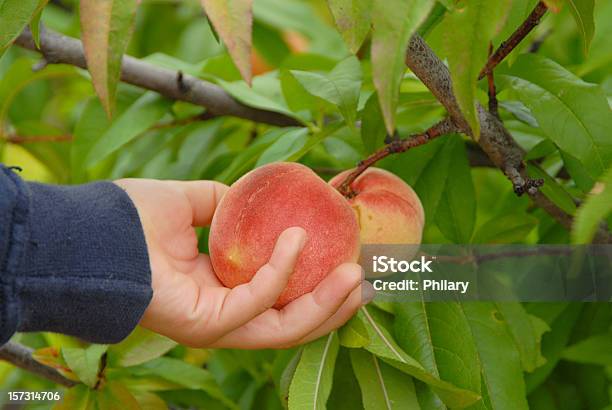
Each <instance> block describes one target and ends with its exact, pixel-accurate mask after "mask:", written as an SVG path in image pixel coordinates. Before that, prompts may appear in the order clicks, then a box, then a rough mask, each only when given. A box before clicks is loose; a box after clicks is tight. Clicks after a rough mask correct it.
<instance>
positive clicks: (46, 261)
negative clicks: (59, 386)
mask: <svg viewBox="0 0 612 410" xmlns="http://www.w3.org/2000/svg"><path fill="white" fill-rule="evenodd" d="M2 171H3V172H2V176H1V177H2V178H4V180H3V181H2V185H3V187H4V189H5V190H6V191H7V192H11V193H12V195H9V196H12V198H13V199H12V200H11V201H5V202H6V203H5V204H3V208H2V209H1V211H2V213H3V214H4V215H5V216H4V217H3V218H5V217H6V214H7V212H8V213H10V215H12V217H10V220H9V219H8V218H7V221H6V225H7V226H8V230H7V228H6V227H3V228H2V234H4V235H5V236H4V237H3V238H2V239H1V240H0V251H2V250H3V246H2V244H3V243H4V244H5V245H4V248H6V249H5V251H4V253H3V254H0V255H2V256H0V260H2V262H3V263H2V265H0V266H2V291H3V292H2V295H3V296H2V316H3V317H2V326H1V339H0V342H5V341H6V340H7V339H8V338H9V337H10V335H11V334H12V333H13V332H15V331H41V330H45V331H54V332H61V333H65V334H71V335H75V336H79V337H81V338H83V339H86V340H89V341H94V342H100V343H112V342H116V341H119V340H121V339H122V338H124V337H125V336H127V334H129V333H130V331H131V330H132V329H133V328H134V326H135V325H136V324H137V323H138V321H139V320H140V317H141V316H142V314H143V312H144V310H145V308H146V307H147V305H148V303H149V300H150V298H151V286H150V268H149V260H148V254H147V248H146V243H145V239H144V235H143V232H142V227H141V225H140V221H139V218H138V213H137V211H136V209H135V208H134V205H133V204H132V202H131V200H130V199H129V197H128V196H127V194H126V193H125V192H123V190H121V189H120V188H119V187H117V186H115V185H114V184H112V183H109V182H97V183H93V184H87V185H81V186H74V187H66V186H50V185H43V184H36V183H25V182H23V181H21V180H20V179H19V177H18V176H16V175H15V174H14V173H12V172H11V171H9V170H6V169H3V170H2ZM7 198H8V196H7ZM2 222H3V223H5V221H4V220H2ZM7 232H8V233H7Z"/></svg>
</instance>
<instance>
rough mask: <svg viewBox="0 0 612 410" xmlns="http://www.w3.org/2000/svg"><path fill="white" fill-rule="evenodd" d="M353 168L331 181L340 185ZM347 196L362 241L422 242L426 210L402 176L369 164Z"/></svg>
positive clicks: (354, 182)
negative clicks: (351, 193) (350, 195)
mask: <svg viewBox="0 0 612 410" xmlns="http://www.w3.org/2000/svg"><path fill="white" fill-rule="evenodd" d="M351 171H352V170H348V171H344V172H342V173H340V174H338V175H336V176H335V177H334V178H332V180H331V181H329V183H330V184H331V185H332V186H334V187H335V188H338V187H339V186H340V184H341V183H342V182H343V181H344V179H345V178H346V176H347V175H348V174H349V173H350V172H351ZM351 189H352V191H353V192H354V193H355V195H354V196H353V197H352V198H350V199H348V202H349V204H350V205H351V207H352V208H353V209H354V210H355V214H356V215H357V220H358V222H359V226H360V230H361V243H362V244H364V245H367V244H420V243H421V238H422V235H423V226H424V224H425V212H424V211H423V206H422V205H421V200H420V199H419V197H418V196H417V194H416V193H415V192H414V190H413V189H412V188H411V187H410V186H409V185H408V184H406V183H405V182H404V181H403V180H402V179H401V178H399V177H398V176H396V175H394V174H392V173H391V172H388V171H385V170H383V169H380V168H368V169H367V170H366V171H365V172H364V173H363V174H361V175H360V176H359V177H357V179H356V180H355V181H353V183H352V184H351Z"/></svg>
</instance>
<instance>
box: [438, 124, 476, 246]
mask: <svg viewBox="0 0 612 410" xmlns="http://www.w3.org/2000/svg"><path fill="white" fill-rule="evenodd" d="M442 149H443V150H448V151H450V153H449V154H448V156H449V157H450V163H449V164H448V166H449V171H448V177H447V178H446V188H445V189H444V190H443V191H442V196H441V197H440V202H439V205H438V209H437V212H436V225H437V226H438V228H440V231H441V232H442V233H443V234H444V236H446V237H447V238H448V239H449V240H451V241H452V242H454V243H469V242H470V240H471V239H472V233H473V232H474V224H475V222H476V194H475V192H474V184H473V182H472V174H471V170H470V164H469V162H468V159H467V155H466V151H465V145H464V142H463V140H462V139H461V138H460V137H459V136H458V135H455V136H453V137H449V138H447V139H446V143H445V145H444V147H443V148H442Z"/></svg>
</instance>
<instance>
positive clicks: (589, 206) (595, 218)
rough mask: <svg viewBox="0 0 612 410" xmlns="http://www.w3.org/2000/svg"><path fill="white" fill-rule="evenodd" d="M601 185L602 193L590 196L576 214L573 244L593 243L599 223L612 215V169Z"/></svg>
mask: <svg viewBox="0 0 612 410" xmlns="http://www.w3.org/2000/svg"><path fill="white" fill-rule="evenodd" d="M600 184H601V185H600V186H599V188H598V190H600V192H599V193H591V194H589V196H588V197H587V199H586V201H584V203H583V204H582V206H581V207H580V208H578V211H577V212H576V218H575V219H574V225H573V227H572V242H573V243H589V242H591V241H592V240H593V237H594V236H595V232H597V228H599V223H600V222H601V221H602V220H603V219H604V218H606V217H607V216H608V215H610V214H611V213H612V168H610V169H609V170H608V172H606V174H605V175H604V176H603V178H602V180H601V183H600ZM596 186H597V185H596Z"/></svg>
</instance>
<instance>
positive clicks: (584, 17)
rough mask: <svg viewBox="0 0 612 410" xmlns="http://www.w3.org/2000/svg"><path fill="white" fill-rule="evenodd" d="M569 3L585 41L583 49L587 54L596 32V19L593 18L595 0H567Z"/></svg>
mask: <svg viewBox="0 0 612 410" xmlns="http://www.w3.org/2000/svg"><path fill="white" fill-rule="evenodd" d="M567 4H568V7H569V10H570V12H571V13H572V16H573V17H574V20H575V21H576V25H577V26H578V31H579V32H580V36H581V37H582V41H583V49H584V52H585V54H587V53H588V52H589V48H590V47H591V40H593V35H594V34H595V21H594V18H593V17H594V16H593V15H594V9H595V0H567Z"/></svg>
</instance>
